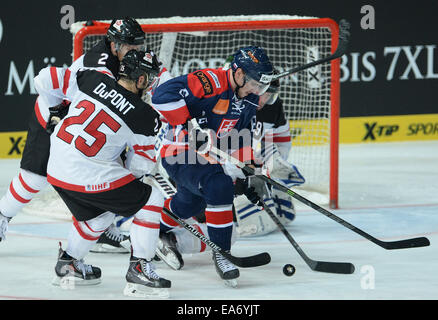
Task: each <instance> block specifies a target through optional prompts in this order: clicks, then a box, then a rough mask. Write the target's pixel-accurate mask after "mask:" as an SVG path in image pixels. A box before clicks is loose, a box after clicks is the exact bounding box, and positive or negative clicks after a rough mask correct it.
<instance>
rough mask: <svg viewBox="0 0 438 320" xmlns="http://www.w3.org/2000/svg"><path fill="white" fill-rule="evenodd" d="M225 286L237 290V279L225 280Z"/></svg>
mask: <svg viewBox="0 0 438 320" xmlns="http://www.w3.org/2000/svg"><path fill="white" fill-rule="evenodd" d="M224 284H225V285H226V286H227V287H231V288H237V279H231V280H224Z"/></svg>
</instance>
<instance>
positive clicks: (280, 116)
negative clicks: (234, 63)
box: [157, 80, 304, 270]
mask: <svg viewBox="0 0 438 320" xmlns="http://www.w3.org/2000/svg"><path fill="white" fill-rule="evenodd" d="M279 87H280V83H279V81H278V80H275V81H272V82H271V85H270V87H269V88H268V90H267V91H266V93H264V94H263V95H262V96H260V101H259V107H258V109H257V121H258V122H260V124H261V125H262V126H263V128H264V136H263V142H264V143H263V144H262V150H261V151H260V152H259V153H258V156H259V157H262V159H260V160H261V161H262V162H263V161H265V162H267V163H269V168H267V169H268V171H269V175H270V176H271V177H275V178H277V179H280V180H281V182H282V183H284V184H286V185H288V186H289V187H291V186H296V185H300V184H302V183H304V178H303V176H302V175H301V174H300V172H299V171H298V169H297V168H296V167H295V166H294V165H292V164H289V163H288V162H287V156H288V154H289V151H290V147H291V136H290V130H289V123H288V122H287V120H286V117H285V114H284V110H283V102H282V100H281V99H280V98H279V97H278V92H279ZM266 140H268V141H269V143H266ZM266 148H267V149H268V150H267V151H268V152H265V151H266ZM256 153H257V152H256ZM169 184H170V182H169ZM251 186H253V187H254V188H255V190H256V192H258V194H259V195H260V196H262V197H263V199H264V202H265V203H266V204H267V205H269V206H270V208H271V211H272V212H273V213H274V214H276V215H277V216H278V218H279V219H280V221H281V222H282V223H283V224H284V225H287V224H289V223H290V222H291V221H292V220H293V219H294V218H295V210H294V206H293V203H292V198H291V197H290V196H288V195H286V194H284V193H283V192H280V191H278V190H276V189H273V190H272V189H269V190H266V186H265V184H264V183H261V182H260V181H259V180H258V179H252V181H251ZM234 215H235V222H236V224H235V228H234V229H233V238H232V239H233V242H234V241H236V240H237V239H238V238H239V237H246V236H260V235H264V234H267V233H270V232H272V231H274V230H276V229H277V228H278V227H277V226H276V225H275V223H274V222H273V221H272V219H271V218H270V217H269V216H268V214H267V213H266V212H265V211H264V210H263V209H260V208H258V207H257V206H256V205H254V204H253V203H251V202H250V201H248V199H247V198H246V197H245V196H244V195H237V196H236V197H235V199H234ZM191 222H192V225H193V226H194V227H195V228H196V229H197V230H198V231H200V232H202V233H203V234H204V235H205V236H207V237H208V233H207V226H206V225H205V223H204V222H205V215H203V214H201V215H199V216H197V217H196V219H193V220H192V221H191ZM209 250H210V248H209V247H208V246H206V245H204V244H203V243H202V242H201V241H200V240H199V239H197V238H195V237H193V236H192V235H191V234H190V233H189V232H187V231H186V230H185V229H184V228H175V229H173V230H172V232H169V233H166V234H160V240H159V241H158V246H157V255H158V256H159V257H160V259H161V260H163V261H164V262H165V263H166V264H167V265H168V266H169V267H171V268H172V269H174V270H179V269H181V268H182V267H183V265H184V260H183V257H182V255H183V254H194V253H200V252H204V251H209Z"/></svg>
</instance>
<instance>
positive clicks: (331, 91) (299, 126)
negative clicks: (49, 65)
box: [30, 15, 339, 208]
mask: <svg viewBox="0 0 438 320" xmlns="http://www.w3.org/2000/svg"><path fill="white" fill-rule="evenodd" d="M137 21H138V22H139V23H140V24H141V25H142V28H143V30H144V31H145V33H146V38H147V45H148V46H149V48H150V49H152V50H154V51H155V52H156V53H157V54H158V56H159V58H160V61H161V62H163V65H164V66H165V67H166V68H167V69H168V70H169V71H170V73H171V74H172V76H178V75H181V74H186V73H189V72H191V71H195V70H197V69H201V68H219V67H222V66H223V64H224V62H225V59H226V58H227V57H228V56H229V55H230V54H232V53H234V52H235V51H236V50H237V49H238V48H239V47H243V46H249V45H257V46H261V47H263V48H264V49H265V50H266V51H267V54H268V56H269V57H270V59H271V61H272V62H273V64H274V66H275V67H276V68H277V69H278V70H279V71H280V72H281V71H284V70H287V69H291V68H293V67H296V66H300V65H303V64H306V63H309V62H311V61H314V60H317V59H321V58H323V57H326V56H328V55H330V54H331V53H333V52H334V51H335V49H336V47H337V44H338V31H339V29H338V25H337V24H336V22H334V21H333V20H331V19H328V18H313V17H299V16H290V15H257V16H218V17H172V18H159V19H137ZM109 23H110V21H87V22H85V21H83V22H76V23H74V24H73V25H72V26H71V32H72V33H73V60H75V59H77V58H78V57H80V56H81V55H82V54H84V53H86V52H87V51H88V50H89V49H90V48H92V47H93V46H94V45H95V44H96V43H97V42H98V41H100V40H101V39H103V37H104V36H105V34H106V31H107V29H108V27H109ZM280 83H281V86H280V96H281V98H282V100H283V102H284V108H285V113H286V116H287V118H288V119H289V121H290V128H291V133H292V150H291V152H290V155H289V160H290V161H291V162H292V163H293V164H295V165H296V166H297V167H298V168H299V170H300V172H301V173H302V174H303V176H304V177H305V179H306V183H305V184H304V185H302V186H300V187H297V188H296V191H297V192H298V193H300V194H302V195H303V196H305V197H307V198H309V199H310V200H312V201H314V202H317V203H319V204H322V205H324V204H325V205H329V206H330V207H332V208H337V206H338V120H339V61H338V59H337V60H334V61H331V62H330V63H325V64H322V65H319V66H316V67H313V68H310V69H308V70H305V71H301V72H299V73H296V74H293V75H292V76H290V77H286V78H283V79H281V82H280ZM46 201H54V200H53V199H50V197H49V196H47V199H46ZM31 203H32V202H31ZM30 205H31V204H30Z"/></svg>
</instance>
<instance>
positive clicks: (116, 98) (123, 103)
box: [93, 82, 135, 114]
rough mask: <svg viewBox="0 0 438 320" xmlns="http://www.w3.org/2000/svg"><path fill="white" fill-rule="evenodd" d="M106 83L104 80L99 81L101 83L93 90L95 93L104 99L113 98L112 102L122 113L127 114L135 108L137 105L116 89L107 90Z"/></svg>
mask: <svg viewBox="0 0 438 320" xmlns="http://www.w3.org/2000/svg"><path fill="white" fill-rule="evenodd" d="M105 88H106V84H104V83H103V82H101V83H99V85H98V86H97V87H96V88H95V89H94V90H93V93H95V94H97V95H98V96H99V97H101V98H102V99H106V100H107V99H111V100H110V102H111V104H112V105H113V106H114V107H116V108H117V109H119V110H120V112H121V113H123V114H127V113H128V111H130V110H131V109H135V107H134V106H133V105H132V104H131V103H130V102H129V101H127V100H126V98H125V97H124V96H123V95H121V94H120V93H118V92H117V91H116V90H114V89H111V90H110V91H106V90H105Z"/></svg>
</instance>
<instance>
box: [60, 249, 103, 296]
mask: <svg viewBox="0 0 438 320" xmlns="http://www.w3.org/2000/svg"><path fill="white" fill-rule="evenodd" d="M55 273H56V276H55V278H54V279H53V281H52V284H53V285H55V286H61V287H63V288H68V289H74V287H75V286H87V285H95V284H99V283H100V282H101V279H100V277H101V274H102V273H101V270H100V268H98V267H93V266H92V265H89V264H85V263H84V261H83V260H77V259H74V258H72V257H70V256H69V255H68V254H67V252H65V251H64V250H62V248H61V244H60V245H59V254H58V262H57V263H56V266H55Z"/></svg>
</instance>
